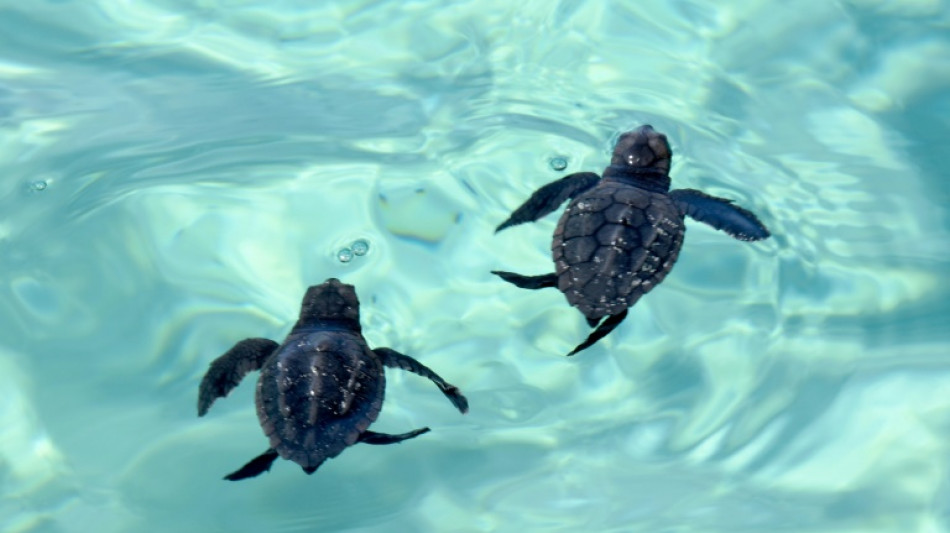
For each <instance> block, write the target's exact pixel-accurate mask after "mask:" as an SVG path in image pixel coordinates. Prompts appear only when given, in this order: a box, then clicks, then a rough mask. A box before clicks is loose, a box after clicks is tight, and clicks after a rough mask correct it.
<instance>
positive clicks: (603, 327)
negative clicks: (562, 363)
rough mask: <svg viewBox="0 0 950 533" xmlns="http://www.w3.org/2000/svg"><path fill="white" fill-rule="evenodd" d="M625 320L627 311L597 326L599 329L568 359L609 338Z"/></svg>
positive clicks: (575, 349) (608, 318)
mask: <svg viewBox="0 0 950 533" xmlns="http://www.w3.org/2000/svg"><path fill="white" fill-rule="evenodd" d="M625 318H627V310H626V309H624V310H623V311H621V312H619V313H617V314H616V315H610V316H609V317H607V319H606V320H604V321H603V322H601V323H600V325H599V326H597V329H595V330H594V331H592V332H591V333H590V335H588V336H587V339H586V340H584V342H582V343H580V344H578V345H577V348H574V349H573V350H571V353H569V354H567V355H568V357H570V356H572V355H574V354H576V353H577V352H579V351H581V350H584V349H586V348H590V347H591V346H593V344H594V343H595V342H597V341H599V340H600V339H603V338H604V337H606V336H607V334H608V333H610V332H611V331H613V330H614V328H616V327H617V326H619V325H620V323H621V322H623V319H625Z"/></svg>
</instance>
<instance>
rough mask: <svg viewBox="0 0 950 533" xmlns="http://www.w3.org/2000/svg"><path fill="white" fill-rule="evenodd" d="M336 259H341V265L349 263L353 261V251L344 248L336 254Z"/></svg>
mask: <svg viewBox="0 0 950 533" xmlns="http://www.w3.org/2000/svg"><path fill="white" fill-rule="evenodd" d="M336 258H337V259H339V260H340V262H341V263H349V262H350V261H352V260H353V250H350V249H349V248H342V249H341V250H340V251H339V252H337V253H336Z"/></svg>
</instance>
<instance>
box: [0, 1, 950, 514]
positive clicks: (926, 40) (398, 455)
mask: <svg viewBox="0 0 950 533" xmlns="http://www.w3.org/2000/svg"><path fill="white" fill-rule="evenodd" d="M948 28H950V7H948V4H947V3H946V2H944V1H940V0H908V1H875V0H848V1H841V2H824V1H818V0H805V1H803V2H798V3H794V4H785V3H781V2H775V1H764V0H752V1H749V2H725V3H724V2H712V1H708V2H703V1H689V0H678V1H671V2H634V1H619V0H616V1H610V0H604V1H593V0H589V1H583V0H573V1H572V0H561V1H555V0H544V1H542V0H527V1H524V2H518V3H516V4H515V5H512V4H511V3H509V2H501V1H497V2H496V1H481V2H472V1H458V2H437V1H432V0H417V1H407V0H392V1H386V0H383V1H335V2H312V1H302V0H300V1H290V0H286V1H272V2H260V1H250V0H244V1H238V0H232V1H224V0H217V1H212V0H203V1H199V2H184V1H179V0H150V1H145V0H129V1H116V0H94V1H83V2H79V1H36V2H14V1H12V0H0V276H2V277H0V323H2V324H3V327H2V329H0V391H2V394H3V399H4V400H3V402H0V428H2V429H0V531H3V532H9V533H20V532H57V533H59V532H87V531H96V532H102V533H110V532H125V531H157V532H162V531H182V532H191V531H195V532H207V531H221V532H241V531H275V532H276V531H281V532H284V531H354V532H356V531H359V532H391V531H413V532H416V531H418V532H426V531H433V532H468V531H498V532H507V531H519V532H523V531H564V532H568V531H598V532H600V531H605V532H606V531H611V532H628V531H629V532H650V533H674V532H677V533H678V532H764V531H787V532H803V533H804V532H835V533H838V532H928V533H929V532H941V531H950V445H948V443H950V345H948V340H950V333H948V331H950V330H948V324H950V317H948V304H947V302H948V300H950V290H948V284H947V274H948V266H950V239H948V233H950V223H948V216H947V208H946V206H947V205H948V200H950V198H948V187H947V185H946V184H945V182H944V180H945V178H946V169H947V168H950V155H948V154H950V151H948V150H947V149H946V144H947V142H948V140H950V135H948V132H950V118H948V117H950V32H948ZM643 123H650V124H652V125H653V126H654V127H656V128H657V129H658V130H660V131H663V132H665V133H666V134H667V135H668V136H669V139H670V142H671V144H672V147H673V151H674V154H675V155H674V161H673V162H674V164H673V169H672V172H671V174H672V176H673V186H674V187H695V188H700V189H703V190H705V191H706V192H709V193H712V194H716V195H719V196H724V197H728V198H732V199H735V200H736V201H737V202H738V203H740V204H741V205H743V206H745V207H747V208H749V209H751V210H753V211H755V212H756V213H757V214H758V215H759V216H760V218H761V219H762V220H763V222H765V223H766V224H767V225H768V226H769V228H770V229H771V231H772V233H773V235H774V236H773V238H771V239H769V240H767V241H764V242H761V243H754V244H749V243H742V242H739V241H735V240H732V239H730V238H729V237H728V236H726V235H724V234H721V233H718V232H716V231H714V230H712V229H710V228H708V227H706V226H702V225H700V224H697V223H692V222H688V227H689V229H688V232H687V235H686V242H685V245H684V248H683V252H682V254H681V256H680V259H679V262H678V263H677V265H676V267H675V268H674V269H673V272H672V273H671V274H670V276H669V277H667V279H666V281H664V283H663V284H661V285H660V286H659V287H658V288H657V289H655V290H654V291H652V292H651V293H650V294H649V295H648V296H646V297H645V298H644V299H643V300H641V301H640V302H639V303H638V304H637V305H636V306H635V307H634V308H633V309H632V310H631V313H630V316H629V317H628V319H627V320H626V322H625V323H624V324H623V325H621V326H620V327H619V328H618V329H617V330H616V331H615V332H614V333H612V334H611V335H610V336H609V337H608V338H606V339H605V340H604V341H602V342H600V343H598V345H596V346H594V347H593V348H591V349H589V350H587V351H585V352H582V353H581V354H579V355H578V356H576V357H574V358H571V359H566V358H564V357H563V356H562V354H563V353H566V352H567V351H569V350H570V349H571V348H572V347H573V346H574V345H575V344H577V343H578V342H579V341H580V340H582V339H583V338H584V336H585V335H586V334H587V332H588V328H587V326H586V325H585V324H584V321H583V319H582V317H581V315H580V314H579V313H577V312H576V311H575V310H573V309H571V308H569V307H568V306H567V304H566V303H565V302H564V299H563V297H562V296H561V295H560V294H559V293H557V292H556V291H537V292H532V291H524V290H519V289H516V288H514V287H513V286H511V285H508V284H506V283H504V282H501V281H500V280H498V279H497V278H495V277H493V276H492V275H490V274H489V271H490V270H492V269H509V270H514V271H518V272H523V273H528V274H535V273H537V274H540V273H545V272H548V271H550V270H551V268H552V263H551V259H550V256H549V251H548V248H549V243H550V234H551V232H552V231H553V228H554V223H555V220H556V216H555V215H551V216H549V217H547V218H545V219H544V220H542V221H541V222H539V223H537V224H532V225H525V226H519V227H516V228H512V229H509V230H506V231H505V232H503V233H501V234H498V235H494V234H493V228H494V227H495V226H496V225H497V224H498V223H500V222H501V221H502V220H504V219H505V217H506V216H507V214H508V213H509V212H510V211H511V210H512V209H513V208H515V207H516V206H517V205H519V204H520V203H521V202H522V201H523V200H524V199H526V198H527V196H528V195H529V194H530V193H531V191H533V190H534V189H536V188H537V187H539V186H541V185H543V184H545V183H547V182H550V181H553V180H555V179H558V178H559V177H561V176H563V175H565V174H566V173H569V172H576V171H581V170H590V171H595V172H599V171H600V170H601V169H602V168H603V167H604V165H605V164H606V162H607V161H608V159H609V150H610V147H611V144H612V141H613V139H615V138H616V136H617V135H619V134H620V133H621V132H622V131H625V130H626V129H630V128H632V127H635V126H637V125H640V124H643ZM565 164H566V167H565V168H564V170H560V171H559V170H555V168H560V166H562V165H565ZM357 240H364V241H365V242H366V243H367V244H368V249H367V250H366V253H365V254H364V255H356V254H353V256H352V257H351V258H350V260H349V261H348V262H341V261H340V260H339V253H340V251H341V250H342V249H343V248H350V249H351V250H352V248H351V246H352V243H353V242H354V241H357ZM331 276H335V277H340V278H341V279H343V280H344V281H346V282H349V283H353V284H355V285H356V287H357V291H358V293H359V295H360V297H361V300H362V302H363V325H364V330H365V333H366V336H367V338H368V340H369V341H370V343H371V345H373V346H392V347H394V348H396V349H399V350H401V351H404V352H406V353H408V354H411V355H413V356H415V357H417V358H418V359H419V360H421V361H422V362H424V363H426V364H428V365H429V366H431V367H432V368H434V369H435V370H437V371H438V372H439V373H441V374H442V375H443V376H444V377H445V378H446V379H447V380H449V381H451V382H453V383H455V384H457V385H458V386H459V387H460V388H461V389H462V390H463V391H464V392H465V393H466V394H467V395H468V397H469V400H470V401H471V404H472V409H471V412H470V413H469V414H467V415H465V416H460V415H459V414H458V413H457V412H455V411H454V410H453V408H452V406H451V405H450V404H449V403H448V402H446V401H445V399H444V398H443V397H442V396H441V394H439V393H438V391H437V390H436V389H435V388H434V387H432V386H431V384H429V383H428V382H426V381H425V380H423V379H421V378H418V377H416V376H413V375H409V374H403V373H399V372H393V371H389V372H388V373H387V374H388V380H389V383H388V388H387V402H386V404H385V405H384V408H383V412H382V415H381V417H380V419H379V421H378V422H377V423H376V424H375V425H374V426H373V429H374V430H377V431H387V432H401V431H407V430H409V429H411V428H415V427H420V426H423V425H427V426H430V427H431V428H432V432H431V433H429V434H427V435H425V436H423V437H420V438H418V439H415V440H412V441H408V442H406V443H403V444H401V445H398V446H388V447H371V446H355V447H352V448H350V449H348V450H346V451H345V452H344V453H343V454H342V455H341V456H339V457H337V458H336V459H333V460H331V461H329V462H327V463H326V464H324V465H323V466H322V467H321V468H320V470H319V471H318V472H317V473H315V474H314V475H313V476H306V475H304V474H303V473H302V472H301V471H300V469H299V468H298V467H297V466H296V465H294V464H292V463H289V462H286V461H278V462H277V463H275V465H274V468H273V469H272V471H271V472H269V473H268V474H266V475H263V476H261V477H259V478H255V479H253V480H249V481H243V482H240V483H229V482H225V481H222V480H221V476H222V475H224V474H226V473H228V472H231V471H232V470H234V469H235V468H237V467H238V466H240V465H242V464H244V463H245V462H246V461H247V460H249V459H251V458H252V457H254V456H255V455H257V454H259V453H261V452H262V451H263V450H264V449H265V448H266V441H265V438H264V436H263V434H262V433H261V430H260V428H259V426H258V425H257V422H256V417H255V415H254V412H253V389H254V386H253V377H254V376H253V375H252V376H250V377H249V379H246V380H245V383H244V384H243V385H242V386H241V387H239V388H238V389H237V390H236V391H235V392H234V393H232V394H231V395H230V396H229V397H228V398H226V399H223V400H219V401H218V402H217V403H216V404H215V406H214V407H213V409H212V410H211V411H210V413H209V414H208V415H207V416H206V417H204V418H202V419H198V418H197V417H196V414H195V400H196V395H197V385H198V382H199V380H200V378H201V376H202V375H203V373H204V371H205V369H206V368H207V365H208V363H209V362H210V361H211V360H213V359H214V358H215V357H217V356H218V355H220V354H221V353H223V352H224V351H225V350H227V349H228V348H230V347H231V345H232V344H233V343H234V342H236V341H238V340H240V339H242V338H245V337H254V336H267V337H271V338H275V339H278V340H279V339H282V338H283V336H284V335H285V334H286V333H287V331H288V329H289V327H290V325H291V324H292V323H293V322H294V320H295V319H296V313H297V311H298V305H299V301H300V298H301V296H302V294H303V292H304V290H305V288H306V287H307V286H308V285H310V284H315V283H319V282H321V281H323V280H324V279H326V278H328V277H331Z"/></svg>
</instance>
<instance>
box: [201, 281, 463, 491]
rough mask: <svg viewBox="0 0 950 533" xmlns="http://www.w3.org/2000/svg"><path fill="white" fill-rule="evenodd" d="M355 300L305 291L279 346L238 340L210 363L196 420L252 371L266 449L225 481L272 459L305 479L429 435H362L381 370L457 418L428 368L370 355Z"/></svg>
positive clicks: (382, 381) (380, 391)
mask: <svg viewBox="0 0 950 533" xmlns="http://www.w3.org/2000/svg"><path fill="white" fill-rule="evenodd" d="M359 305H360V303H359V300H357V298H356V291H355V290H354V288H353V286H352V285H347V284H345V283H341V282H340V281H339V280H338V279H334V278H331V279H328V280H327V281H326V282H324V283H322V284H320V285H315V286H313V287H310V288H309V289H307V294H306V295H305V296H304V298H303V305H302V306H301V309H300V319H299V320H298V321H297V323H296V324H295V325H294V327H293V329H292V330H291V331H290V334H289V335H288V336H287V339H286V340H284V343H283V344H277V343H276V342H274V341H272V340H269V339H260V338H256V339H245V340H243V341H241V342H239V343H237V344H236V345H234V347H233V348H231V349H230V350H228V352H227V353H225V354H224V355H222V356H221V357H218V358H217V359H215V360H214V361H213V362H212V363H211V366H210V368H208V372H207V373H206V374H205V376H204V378H203V379H202V380H201V385H200V387H199V390H198V416H204V414H205V413H207V412H208V408H209V407H211V404H212V403H214V401H215V400H216V399H218V398H221V397H223V396H227V394H228V393H229V392H231V389H233V388H234V387H236V386H237V385H238V383H240V382H241V379H242V378H243V377H244V376H245V375H246V374H247V373H248V372H251V371H252V370H260V371H261V373H260V377H259V378H258V380H257V394H256V404H257V417H258V419H259V420H260V423H261V427H262V428H263V429H264V433H265V434H266V435H267V437H268V438H269V439H270V448H269V449H268V450H267V451H265V452H264V453H263V454H261V455H260V456H258V457H256V458H254V459H253V460H251V461H250V462H249V463H247V464H246V465H244V466H243V467H241V468H240V469H238V470H237V471H235V472H233V473H231V474H228V475H227V476H225V478H224V479H228V480H231V481H237V480H239V479H245V478H249V477H254V476H257V475H259V474H262V473H263V472H266V471H268V470H270V467H271V464H272V463H273V462H274V460H275V459H277V457H278V456H279V457H283V458H284V459H289V460H291V461H294V462H295V463H297V464H299V465H300V466H301V467H302V468H303V471H304V472H306V473H307V474H312V473H313V472H314V471H315V470H316V469H317V468H318V467H319V466H320V465H321V464H322V463H323V462H324V461H326V460H327V459H329V458H331V457H336V456H337V455H339V454H340V452H342V451H343V449H344V448H346V447H347V446H351V445H353V444H356V443H357V442H363V443H366V444H394V443H397V442H402V441H404V440H406V439H411V438H413V437H418V436H419V435H422V434H423V433H426V432H427V431H429V428H427V427H424V428H421V429H416V430H413V431H410V432H408V433H402V434H400V435H389V434H385V433H375V432H373V431H369V430H367V428H368V427H369V425H370V424H372V423H373V422H374V421H375V420H376V417H377V416H379V411H380V409H381V408H382V405H383V395H384V391H385V388H386V377H385V375H384V373H383V367H384V366H388V367H391V368H399V369H402V370H408V371H409V372H413V373H415V374H419V375H420V376H423V377H426V378H428V379H429V380H431V381H432V382H433V383H435V384H436V386H437V387H439V390H441V391H442V393H443V394H445V396H446V397H448V399H449V401H451V402H452V405H454V406H455V407H456V408H458V410H459V411H461V412H462V413H465V412H467V411H468V400H467V399H466V398H465V396H463V395H462V393H461V392H459V390H458V388H457V387H455V386H454V385H451V384H449V383H447V382H446V381H445V380H444V379H442V378H441V377H440V376H439V375H438V374H436V373H435V372H433V371H432V370H430V369H429V368H428V367H427V366H425V365H423V364H422V363H420V362H418V361H416V360H415V359H413V358H412V357H409V356H408V355H403V354H401V353H399V352H397V351H395V350H392V349H390V348H376V349H374V350H371V349H370V348H369V346H368V345H367V343H366V340H365V339H364V338H363V335H362V333H361V330H360V315H359Z"/></svg>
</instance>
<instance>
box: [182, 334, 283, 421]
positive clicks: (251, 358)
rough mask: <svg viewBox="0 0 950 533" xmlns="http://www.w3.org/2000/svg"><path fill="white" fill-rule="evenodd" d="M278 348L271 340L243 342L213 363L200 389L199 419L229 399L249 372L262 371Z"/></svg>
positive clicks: (247, 340) (246, 340)
mask: <svg viewBox="0 0 950 533" xmlns="http://www.w3.org/2000/svg"><path fill="white" fill-rule="evenodd" d="M277 346H278V344H277V343H276V342H274V341H272V340H270V339H260V338H256V339H244V340H243V341H241V342H239V343H237V344H235V345H234V347H233V348H231V349H230V350H228V351H227V352H225V354H224V355H222V356H221V357H218V358H217V359H215V360H214V361H212V362H211V365H210V366H209V367H208V371H207V372H206V373H205V376H204V378H202V380H201V385H200V386H199V387H198V416H204V414H205V413H207V412H208V408H209V407H211V404H212V403H214V401H215V400H217V399H218V398H222V397H224V396H227V395H228V393H229V392H231V389H233V388H234V387H237V386H238V384H239V383H240V382H241V379H242V378H244V376H245V375H247V373H248V372H251V371H254V370H260V368H261V366H262V365H263V364H264V361H265V360H267V358H268V357H269V356H270V354H272V353H274V350H276V349H277Z"/></svg>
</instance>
